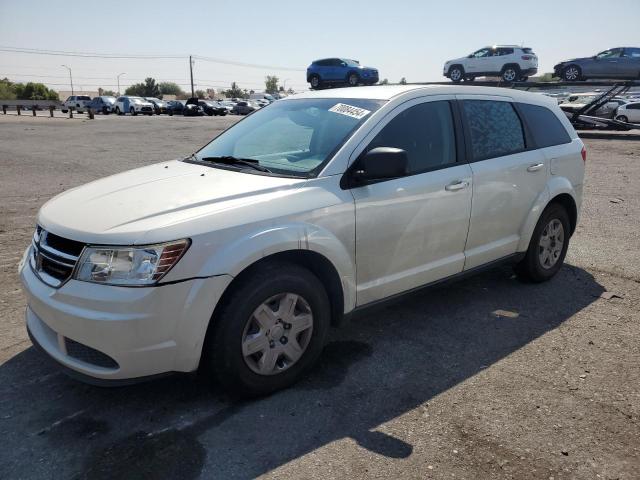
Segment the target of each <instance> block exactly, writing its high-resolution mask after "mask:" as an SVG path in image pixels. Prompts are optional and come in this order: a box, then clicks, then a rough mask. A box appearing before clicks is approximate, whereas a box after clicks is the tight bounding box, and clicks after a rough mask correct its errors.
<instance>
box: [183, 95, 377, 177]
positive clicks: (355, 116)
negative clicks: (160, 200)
mask: <svg viewBox="0 0 640 480" xmlns="http://www.w3.org/2000/svg"><path fill="white" fill-rule="evenodd" d="M243 103H244V102H243ZM382 104H383V102H382V101H378V100H368V99H353V98H345V99H340V98H313V99H299V100H285V101H281V102H275V103H273V104H271V105H270V106H269V108H263V109H259V110H257V111H256V112H255V113H253V114H251V115H249V116H248V117H247V118H245V119H244V120H242V121H241V122H238V123H236V124H235V125H234V126H233V127H231V128H230V129H228V130H226V131H225V132H224V133H222V134H221V135H220V136H218V137H217V138H215V139H214V140H213V141H212V142H211V143H209V144H208V145H206V146H205V147H204V148H203V149H202V150H200V151H198V152H197V153H196V154H195V157H194V160H195V161H205V160H203V159H205V158H206V157H209V158H214V159H215V158H216V157H235V158H238V159H250V160H253V161H257V162H259V164H260V166H262V167H266V168H267V169H269V170H270V171H271V172H272V173H273V174H283V175H293V176H299V177H310V176H314V175H317V173H318V172H319V171H320V170H321V168H322V167H323V166H324V165H325V164H326V162H328V161H329V160H330V158H331V157H332V155H333V153H334V152H335V151H337V149H338V148H339V147H340V146H341V145H342V144H343V143H344V142H345V141H346V140H347V139H348V138H349V136H350V135H351V134H352V133H353V132H354V131H355V130H356V129H357V128H358V127H359V126H360V125H361V124H362V123H363V122H364V121H366V119H367V118H369V117H370V116H371V114H372V113H373V112H375V111H376V110H378V108H380V106H381V105H382ZM238 105H240V104H238ZM245 105H246V104H245ZM212 164H213V165H214V166H215V162H214V163H212Z"/></svg>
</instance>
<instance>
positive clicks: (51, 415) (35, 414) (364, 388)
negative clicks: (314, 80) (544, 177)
mask: <svg viewBox="0 0 640 480" xmlns="http://www.w3.org/2000/svg"><path fill="white" fill-rule="evenodd" d="M234 121H235V119H234V118H231V117H227V118H218V117H215V118H195V119H192V118H169V117H163V118H158V117H153V118H143V117H135V118H129V117H127V118H118V117H113V116H110V117H106V118H105V117H97V118H96V120H94V121H88V120H82V119H77V118H76V119H73V120H68V119H47V118H36V119H33V118H29V117H22V118H17V117H9V116H7V117H2V116H1V115H0V166H1V168H2V173H1V175H0V244H1V245H2V247H3V251H4V254H3V256H2V258H1V259H0V307H1V308H2V314H1V317H0V438H2V440H3V442H2V443H3V447H2V449H1V450H0V478H3V479H14V478H43V479H44V478H56V479H64V478H90V479H100V478H153V479H158V478H181V479H195V478H222V479H229V478H251V477H255V476H259V475H265V476H266V477H272V478H317V479H326V478H372V477H375V478H482V479H484V478H542V479H551V478H553V479H561V478H602V479H605V478H606V479H617V478H619V479H623V478H624V479H632V478H638V475H639V473H638V472H640V273H639V272H640V253H639V252H640V233H639V230H638V228H639V226H640V188H639V187H638V185H640V142H638V141H633V140H629V139H626V140H604V139H586V140H585V142H586V144H587V148H588V151H589V154H588V160H587V179H586V186H585V198H584V208H583V213H582V219H581V223H580V226H579V227H578V230H577V233H576V235H575V236H574V237H573V239H572V243H571V246H570V249H569V254H568V258H567V265H566V266H565V267H564V268H563V269H562V270H561V272H560V274H559V275H558V276H557V277H556V278H555V279H554V280H553V281H551V282H548V283H546V284H543V285H525V284H522V283H519V282H518V281H517V280H515V279H514V278H513V277H512V275H511V272H510V270H509V269H508V268H503V269H498V270H495V271H492V272H488V273H485V274H482V275H480V276H476V277H474V278H471V279H468V280H465V281H463V282H461V283H457V284H453V285H448V286H444V287H440V288H438V289H435V290H431V291H429V292H427V293H424V294H421V295H419V296H414V297H412V298H410V299H407V300H405V301H403V302H401V303H398V304H396V305H394V306H392V307H387V308H385V309H382V310H379V311H377V312H375V313H372V314H371V315H369V316H367V317H363V318H359V319H357V320H354V321H353V322H352V323H351V324H350V325H348V326H346V327H344V328H342V329H339V330H335V331H334V332H333V333H332V335H331V339H330V342H329V343H328V345H327V347H326V351H325V353H324V355H323V360H322V363H321V364H320V366H319V367H318V368H316V369H315V371H314V372H313V373H312V374H311V375H310V377H309V378H307V379H306V380H304V381H303V382H301V383H300V384H298V385H297V386H295V387H294V388H291V389H289V390H287V391H284V392H281V393H278V394H276V395H273V396H271V397H269V398H266V399H262V400H258V401H253V402H247V403H237V402H233V401H231V400H230V399H228V398H227V397H226V396H225V395H224V394H223V393H222V392H220V391H218V390H217V389H216V388H215V387H213V388H211V387H209V386H208V385H207V383H206V382H203V381H200V380H198V379H195V378H192V377H191V376H175V377H170V378H167V379H165V380H161V381H156V382H152V383H148V384H144V385H139V386H133V387H126V388H118V389H100V388H95V387H90V386H87V385H84V384H81V383H77V382H75V381H73V380H71V379H68V378H67V377H66V376H64V375H63V374H61V373H58V371H57V370H56V369H55V368H54V367H53V365H52V364H51V362H50V361H48V360H47V359H46V358H45V357H44V356H42V355H41V354H39V353H38V352H37V351H35V350H34V348H33V347H32V346H31V344H30V342H29V340H28V339H27V336H26V333H25V328H24V325H23V310H24V306H25V302H24V296H23V295H22V293H21V291H20V288H19V284H18V276H17V273H16V265H17V263H18V261H19V258H20V256H21V254H22V251H23V250H24V248H25V247H26V245H27V244H28V242H29V238H30V236H31V234H32V231H33V228H34V221H35V215H36V212H37V210H38V208H39V207H40V205H42V203H43V202H45V201H46V200H47V199H49V198H50V197H52V196H53V195H55V194H57V193H59V192H61V191H63V190H66V189H68V188H71V187H73V186H76V185H79V184H82V183H85V182H87V181H90V180H93V179H96V178H99V177H102V176H105V175H108V174H111V173H115V172H119V171H122V170H126V169H129V168H132V167H136V166H140V165H144V164H148V163H152V162H156V161H160V160H166V159H168V158H172V157H177V156H180V155H186V154H189V153H191V152H192V151H193V150H194V149H195V148H196V147H197V146H199V145H201V144H203V143H204V142H205V141H206V140H207V139H209V138H211V137H212V136H214V135H216V134H217V133H218V132H220V131H221V130H222V129H224V128H226V127H227V126H229V125H230V124H231V123H233V122H234ZM604 292H612V293H615V294H616V296H615V297H613V298H611V299H605V298H602V297H601V295H602V294H603V293H604ZM605 296H606V295H605ZM496 310H507V311H510V312H517V313H518V316H517V317H515V318H512V317H511V316H507V317H504V316H496V315H495V314H494V313H493V312H495V311H496Z"/></svg>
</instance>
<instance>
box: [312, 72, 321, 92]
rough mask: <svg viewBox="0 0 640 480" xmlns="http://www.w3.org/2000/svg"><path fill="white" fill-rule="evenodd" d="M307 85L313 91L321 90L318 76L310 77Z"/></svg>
mask: <svg viewBox="0 0 640 480" xmlns="http://www.w3.org/2000/svg"><path fill="white" fill-rule="evenodd" d="M309 83H310V84H311V88H312V89H314V90H320V89H321V88H322V80H321V79H320V75H315V74H314V75H311V77H309Z"/></svg>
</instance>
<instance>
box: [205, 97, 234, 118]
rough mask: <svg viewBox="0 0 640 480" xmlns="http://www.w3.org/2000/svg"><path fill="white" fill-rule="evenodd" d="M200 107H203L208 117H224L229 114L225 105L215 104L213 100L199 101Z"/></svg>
mask: <svg viewBox="0 0 640 480" xmlns="http://www.w3.org/2000/svg"><path fill="white" fill-rule="evenodd" d="M198 105H200V106H201V107H202V109H203V110H204V113H206V114H207V115H209V116H211V115H221V116H224V115H226V114H227V112H228V110H227V109H226V108H225V106H224V105H221V104H220V103H218V102H214V101H213V100H199V101H198Z"/></svg>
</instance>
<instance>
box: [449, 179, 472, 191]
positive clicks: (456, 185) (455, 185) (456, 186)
mask: <svg viewBox="0 0 640 480" xmlns="http://www.w3.org/2000/svg"><path fill="white" fill-rule="evenodd" d="M468 186H469V182H465V181H463V180H456V181H455V182H451V183H450V184H449V185H447V186H446V187H444V189H445V190H446V191H447V192H455V191H457V190H462V189H464V188H467V187H468Z"/></svg>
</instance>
